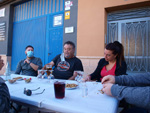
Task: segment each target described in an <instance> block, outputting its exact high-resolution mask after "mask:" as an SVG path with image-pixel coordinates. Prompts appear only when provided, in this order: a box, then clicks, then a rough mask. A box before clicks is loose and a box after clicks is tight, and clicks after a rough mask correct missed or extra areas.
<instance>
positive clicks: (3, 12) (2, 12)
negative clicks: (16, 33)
mask: <svg viewBox="0 0 150 113" xmlns="http://www.w3.org/2000/svg"><path fill="white" fill-rule="evenodd" d="M4 16H5V8H3V9H0V17H4Z"/></svg>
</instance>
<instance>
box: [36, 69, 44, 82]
mask: <svg viewBox="0 0 150 113" xmlns="http://www.w3.org/2000/svg"><path fill="white" fill-rule="evenodd" d="M42 72H43V70H38V75H37V78H38V79H39V80H41V79H42V76H43V74H42Z"/></svg>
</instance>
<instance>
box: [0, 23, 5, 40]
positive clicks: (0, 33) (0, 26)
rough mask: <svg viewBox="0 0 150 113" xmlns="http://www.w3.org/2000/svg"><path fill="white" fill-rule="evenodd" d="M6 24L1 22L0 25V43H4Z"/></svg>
mask: <svg viewBox="0 0 150 113" xmlns="http://www.w3.org/2000/svg"><path fill="white" fill-rule="evenodd" d="M5 28H6V23H5V22H2V23H0V41H4V40H5V37H6V36H5V35H6V29H5Z"/></svg>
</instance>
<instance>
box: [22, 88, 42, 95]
mask: <svg viewBox="0 0 150 113" xmlns="http://www.w3.org/2000/svg"><path fill="white" fill-rule="evenodd" d="M38 89H40V87H38V88H37V89H34V90H30V89H26V88H24V94H26V95H27V96H31V95H32V91H36V90H38ZM44 91H45V89H43V91H42V92H40V93H34V95H38V94H42V93H43V92H44Z"/></svg>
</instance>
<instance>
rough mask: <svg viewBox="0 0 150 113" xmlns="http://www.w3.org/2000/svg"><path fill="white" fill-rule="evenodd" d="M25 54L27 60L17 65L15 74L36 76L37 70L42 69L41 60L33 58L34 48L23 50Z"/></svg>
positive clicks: (28, 47) (29, 46) (29, 47)
mask: <svg viewBox="0 0 150 113" xmlns="http://www.w3.org/2000/svg"><path fill="white" fill-rule="evenodd" d="M25 54H26V55H27V58H26V59H24V60H21V61H20V62H19V63H18V66H17V69H16V72H15V74H20V73H21V72H22V73H21V74H22V75H30V76H37V70H38V69H41V68H42V61H41V59H40V58H36V57H34V48H33V47H32V46H31V45H28V46H27V47H26V48H25Z"/></svg>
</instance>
